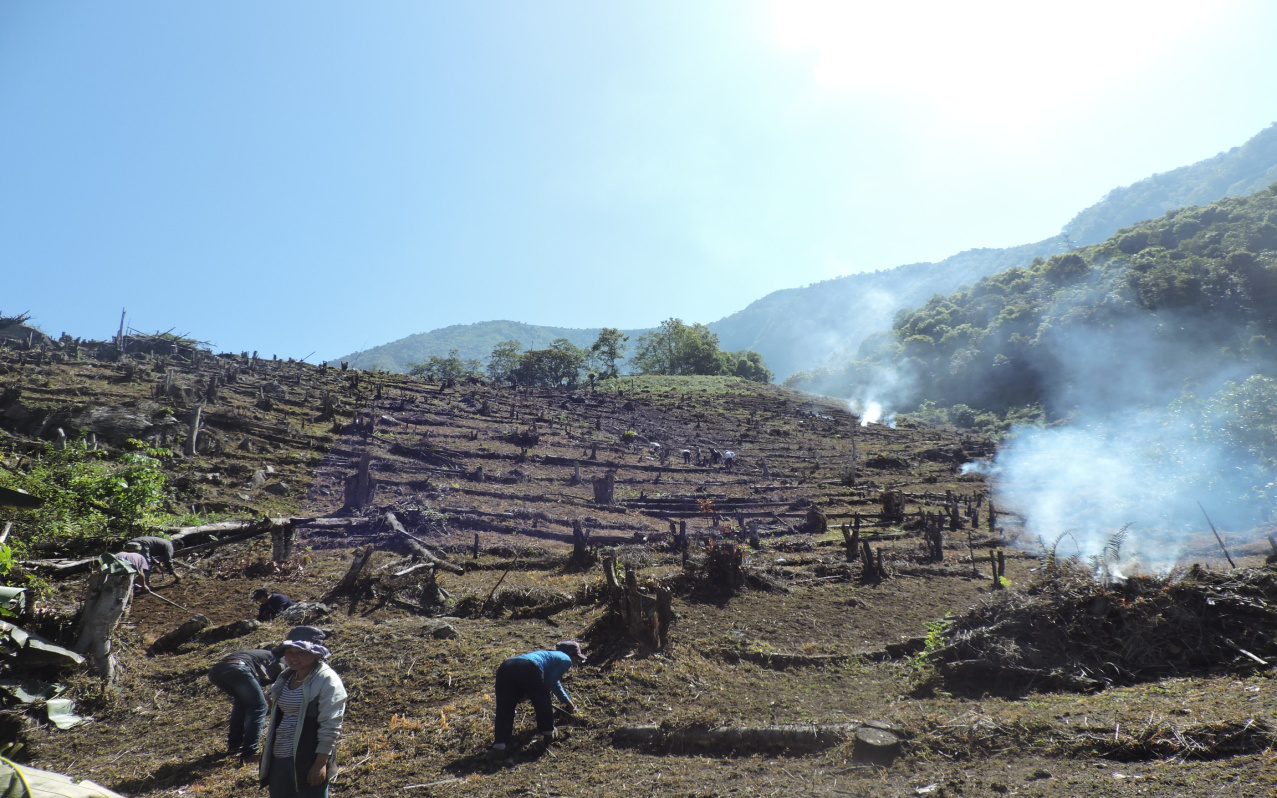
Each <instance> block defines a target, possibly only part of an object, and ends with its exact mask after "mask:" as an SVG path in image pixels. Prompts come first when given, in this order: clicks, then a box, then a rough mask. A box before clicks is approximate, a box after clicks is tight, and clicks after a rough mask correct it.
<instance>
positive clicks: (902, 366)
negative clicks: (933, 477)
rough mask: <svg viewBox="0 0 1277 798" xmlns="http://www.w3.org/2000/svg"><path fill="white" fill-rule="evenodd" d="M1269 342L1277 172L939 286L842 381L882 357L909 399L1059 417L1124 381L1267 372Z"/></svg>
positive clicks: (1188, 387)
mask: <svg viewBox="0 0 1277 798" xmlns="http://www.w3.org/2000/svg"><path fill="white" fill-rule="evenodd" d="M1274 341H1277V185H1274V186H1272V187H1270V188H1268V189H1266V190H1264V191H1261V192H1259V193H1257V194H1253V195H1251V196H1249V197H1242V198H1235V199H1226V200H1220V201H1219V202H1216V203H1213V204H1210V205H1206V206H1203V207H1196V208H1184V209H1180V210H1176V211H1172V212H1170V213H1168V214H1167V215H1166V216H1164V217H1162V218H1161V219H1157V220H1154V221H1149V222H1143V223H1141V224H1138V225H1135V226H1133V227H1129V228H1126V229H1124V230H1121V231H1119V232H1118V233H1117V234H1116V235H1114V236H1113V237H1111V238H1110V239H1108V240H1107V241H1105V242H1104V243H1102V244H1095V245H1091V246H1088V247H1084V248H1081V249H1078V250H1076V251H1074V252H1070V253H1067V254H1061V255H1055V256H1053V257H1050V258H1047V259H1039V260H1036V261H1034V262H1033V263H1032V264H1030V265H1028V266H1026V267H1023V268H1020V267H1017V268H1012V269H1008V270H1005V271H1003V272H999V273H998V274H994V275H990V276H988V277H985V278H983V279H981V280H979V281H978V282H976V283H975V284H974V285H973V286H971V287H970V288H967V289H964V290H962V291H959V292H956V293H953V294H950V295H948V296H936V297H933V298H932V299H931V300H930V301H929V302H927V303H926V305H924V306H923V307H921V308H918V309H917V310H914V311H912V312H909V313H906V314H902V315H901V316H900V317H899V318H898V319H897V321H896V324H895V325H894V328H893V337H892V338H890V339H887V340H883V341H882V342H881V343H880V345H879V346H878V347H877V349H876V351H874V352H871V353H867V357H866V358H865V360H864V361H862V362H861V363H860V364H858V365H857V366H856V367H853V368H850V369H847V370H845V371H843V372H842V373H841V374H839V375H838V381H842V382H845V383H846V384H847V385H848V386H850V385H851V384H853V383H856V382H862V383H863V382H864V381H865V380H866V378H867V377H866V375H867V374H868V373H870V372H872V371H874V370H879V369H883V368H887V367H890V368H892V369H895V370H896V371H897V372H898V373H900V374H905V375H907V377H908V380H907V381H908V382H909V383H910V385H911V393H912V398H913V400H914V402H913V403H914V404H916V403H917V402H918V401H921V400H924V399H925V400H928V401H929V402H931V403H934V404H935V405H938V406H941V407H953V406H957V405H961V406H965V407H968V408H970V409H972V410H974V411H981V410H987V411H992V412H995V413H1007V412H1008V411H1016V410H1023V409H1024V408H1027V407H1031V406H1040V407H1041V408H1042V409H1043V410H1044V411H1045V413H1046V415H1047V417H1048V418H1059V417H1064V416H1067V415H1069V414H1071V413H1073V412H1074V411H1075V410H1076V409H1077V407H1078V406H1079V405H1082V404H1090V405H1092V406H1094V405H1100V404H1104V396H1105V394H1106V393H1110V392H1116V391H1118V390H1121V392H1122V393H1124V394H1125V395H1128V396H1132V395H1133V396H1137V397H1142V398H1143V399H1144V401H1147V402H1148V403H1150V404H1156V403H1158V402H1159V401H1162V403H1163V404H1164V403H1165V401H1164V400H1165V399H1166V398H1168V397H1169V398H1174V397H1175V396H1177V395H1179V394H1180V393H1181V392H1183V391H1192V390H1202V391H1204V392H1205V393H1210V392H1212V391H1215V390H1218V389H1219V388H1220V383H1221V381H1222V380H1224V379H1234V380H1242V381H1244V380H1247V379H1249V378H1251V377H1253V376H1255V375H1260V376H1266V377H1271V376H1273V375H1274V374H1277V368H1274V366H1275V365H1277V348H1275V347H1274ZM831 376H832V375H831ZM898 384H899V383H898ZM1131 386H1135V387H1136V388H1137V390H1131ZM898 398H902V397H898ZM904 404H905V406H908V404H909V402H907V401H906V402H905V403H904ZM1110 404H1113V405H1116V404H1118V403H1116V402H1112V403H1110Z"/></svg>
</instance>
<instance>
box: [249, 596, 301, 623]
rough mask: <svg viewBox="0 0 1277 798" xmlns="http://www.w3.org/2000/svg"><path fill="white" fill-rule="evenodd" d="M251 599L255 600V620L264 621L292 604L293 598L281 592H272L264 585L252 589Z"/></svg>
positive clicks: (269, 619) (271, 618)
mask: <svg viewBox="0 0 1277 798" xmlns="http://www.w3.org/2000/svg"><path fill="white" fill-rule="evenodd" d="M253 601H256V602H257V620H259V621H261V622H262V623H265V622H267V621H273V620H275V616H276V615H279V614H280V613H281V612H283V611H284V610H286V609H288V608H289V607H291V606H293V600H292V599H290V598H289V597H288V596H285V595H284V594H283V593H272V592H270V591H269V590H267V589H266V588H264V587H259V588H257V589H256V590H254V591H253Z"/></svg>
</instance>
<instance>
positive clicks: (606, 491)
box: [594, 471, 616, 505]
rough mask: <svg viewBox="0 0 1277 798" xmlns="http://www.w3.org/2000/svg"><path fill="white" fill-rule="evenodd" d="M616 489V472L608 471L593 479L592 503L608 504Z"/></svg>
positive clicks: (610, 502)
mask: <svg viewBox="0 0 1277 798" xmlns="http://www.w3.org/2000/svg"><path fill="white" fill-rule="evenodd" d="M615 489H616V472H615V471H608V472H607V473H606V474H604V475H603V476H601V477H599V478H598V479H596V480H594V503H595V504H604V505H610V504H612V503H613V496H614V492H615Z"/></svg>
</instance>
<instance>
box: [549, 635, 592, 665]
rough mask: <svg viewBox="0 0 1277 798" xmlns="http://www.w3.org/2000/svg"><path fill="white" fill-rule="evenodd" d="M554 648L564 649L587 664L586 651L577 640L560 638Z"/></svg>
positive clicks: (576, 659) (566, 652) (579, 661)
mask: <svg viewBox="0 0 1277 798" xmlns="http://www.w3.org/2000/svg"><path fill="white" fill-rule="evenodd" d="M554 649H555V650H556V651H562V652H563V653H564V654H567V655H568V656H569V657H571V658H572V659H573V660H575V661H576V662H578V663H580V664H582V665H583V664H585V652H584V651H582V650H581V644H580V643H578V642H576V641H575V640H560V641H559V642H558V643H555V644H554Z"/></svg>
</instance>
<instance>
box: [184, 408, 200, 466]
mask: <svg viewBox="0 0 1277 798" xmlns="http://www.w3.org/2000/svg"><path fill="white" fill-rule="evenodd" d="M203 413H204V406H203V405H196V406H195V409H194V410H193V411H191V424H190V428H189V429H188V430H187V433H186V454H187V455H189V456H191V457H194V456H195V452H196V451H197V450H198V446H197V444H198V443H199V438H200V416H202V415H203Z"/></svg>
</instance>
